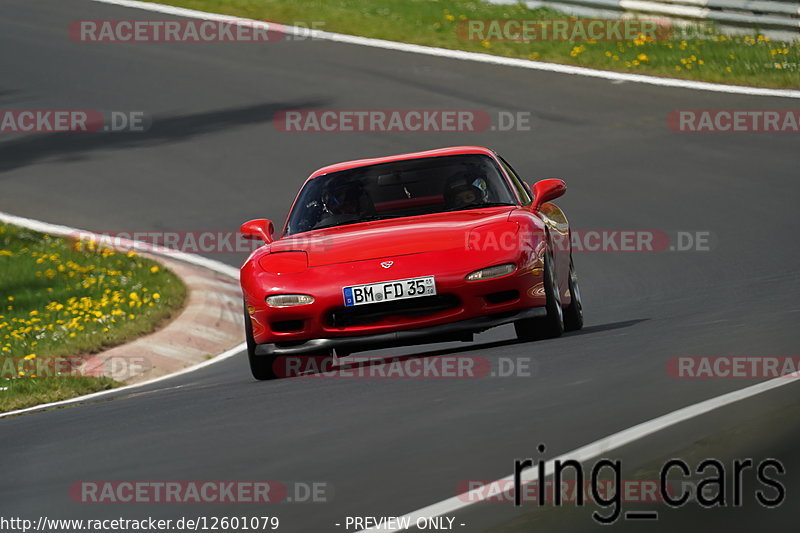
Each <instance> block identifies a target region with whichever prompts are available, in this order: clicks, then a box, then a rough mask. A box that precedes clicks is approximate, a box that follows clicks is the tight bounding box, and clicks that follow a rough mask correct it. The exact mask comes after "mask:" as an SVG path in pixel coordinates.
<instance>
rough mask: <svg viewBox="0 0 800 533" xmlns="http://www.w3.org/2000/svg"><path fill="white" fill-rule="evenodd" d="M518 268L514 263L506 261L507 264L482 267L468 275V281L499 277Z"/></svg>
mask: <svg viewBox="0 0 800 533" xmlns="http://www.w3.org/2000/svg"><path fill="white" fill-rule="evenodd" d="M516 269H517V265H515V264H514V263H506V264H505V265H497V266H493V267H488V268H482V269H480V270H476V271H475V272H473V273H472V274H470V275H469V276H467V281H481V280H484V279H492V278H499V277H502V276H506V275H508V274H511V273H512V272H514V271H515V270H516Z"/></svg>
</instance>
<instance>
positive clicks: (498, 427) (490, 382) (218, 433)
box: [0, 0, 800, 532]
mask: <svg viewBox="0 0 800 533" xmlns="http://www.w3.org/2000/svg"><path fill="white" fill-rule="evenodd" d="M122 18H136V19H159V20H163V19H167V18H170V17H166V16H163V15H154V14H152V13H148V12H144V11H134V10H129V9H124V8H119V7H113V6H107V5H102V4H96V3H92V2H88V1H83V0H68V1H64V0H38V1H36V2H29V1H25V0H6V1H5V2H3V3H2V4H1V5H0V50H2V53H0V72H3V73H4V75H3V76H2V79H1V80H0V108H6V109H22V108H25V109H100V110H135V111H145V112H146V113H147V114H148V115H149V116H150V117H152V120H153V124H152V127H151V129H150V130H149V131H148V132H146V133H130V134H89V135H67V134H20V135H8V134H5V135H4V136H3V137H2V138H0V191H2V192H1V193H0V210H3V211H7V212H11V213H14V214H17V215H21V216H28V217H32V218H37V219H41V220H45V221H48V222H56V223H61V224H67V225H71V226H76V227H81V228H87V229H91V230H96V231H114V230H117V231H120V230H128V231H131V230H178V231H179V230H194V231H202V230H214V231H228V230H235V229H236V228H237V227H238V225H239V224H240V223H241V222H242V221H244V220H246V219H249V218H256V217H262V216H267V217H269V218H271V219H273V220H275V221H282V220H283V217H284V216H285V213H286V210H287V209H288V206H289V205H290V202H291V200H292V199H293V197H294V194H295V193H296V191H297V190H298V188H299V186H300V184H301V183H302V180H303V179H304V178H305V176H307V175H308V174H309V173H310V172H311V171H313V170H314V169H316V168H317V167H319V166H322V165H324V164H328V163H332V162H336V161H341V160H347V159H352V158H360V157H365V156H378V155H385V154H391V153H400V152H407V151H414V150H420V149H427V148H433V147H440V146H448V145H456V144H480V145H487V146H491V147H493V148H495V149H497V150H498V151H499V152H501V153H502V154H503V155H504V156H505V157H506V158H507V159H508V160H509V161H510V162H511V163H512V164H513V165H514V166H515V167H516V168H517V170H518V171H519V172H520V173H521V174H522V175H524V176H528V177H550V176H560V177H563V178H564V179H565V180H566V181H567V183H568V185H569V192H568V193H567V195H566V196H565V197H564V198H563V199H562V200H560V203H559V205H561V207H562V208H563V209H564V210H565V211H566V213H567V215H568V216H569V217H570V221H571V223H572V226H573V228H578V229H587V230H588V229H620V230H621V229H645V230H663V231H667V232H673V231H678V230H690V231H710V232H711V233H712V235H713V239H712V249H711V251H706V252H682V253H678V252H663V253H613V252H609V253H581V254H576V257H575V262H576V265H577V268H578V272H579V274H580V276H581V283H582V290H583V293H584V305H585V309H586V315H587V323H586V327H585V329H584V330H583V331H581V332H579V333H573V334H568V335H565V336H564V337H562V338H560V339H555V340H549V341H543V342H537V343H528V344H521V343H517V342H516V341H515V340H514V336H513V329H512V328H510V327H502V328H498V329H495V330H491V331H489V332H486V333H484V334H482V335H480V336H478V337H477V338H476V342H475V343H474V344H444V345H437V346H426V347H416V348H404V349H395V350H384V351H382V352H379V354H387V355H397V354H418V355H420V356H427V355H429V354H442V353H459V354H467V355H479V356H483V357H487V358H489V359H492V360H496V359H498V358H501V357H507V358H520V357H530V358H532V360H533V361H534V362H535V372H534V375H533V376H532V377H528V378H505V379H500V378H494V379H493V378H486V379H450V380H445V379H428V380H414V379H400V380H385V379H292V380H282V381H276V382H265V383H260V382H255V381H254V380H253V379H252V378H251V377H250V375H249V371H248V369H247V364H246V358H245V356H244V354H241V355H238V356H236V357H233V358H231V359H229V360H226V361H223V362H221V363H219V364H216V365H212V366H210V367H208V368H205V369H203V370H200V371H198V372H195V373H191V374H188V375H185V376H181V377H177V378H175V379H173V380H168V381H165V382H161V383H158V384H156V385H153V386H150V387H146V388H144V389H142V390H138V391H136V392H131V393H127V394H124V395H121V397H117V398H114V399H111V400H104V401H98V402H94V403H91V404H88V405H81V406H78V407H70V408H65V409H59V410H54V411H49V412H44V413H37V414H32V415H25V416H20V417H14V418H10V419H5V420H2V421H0V473H1V474H0V476H2V481H0V510H2V513H0V514H2V515H3V516H22V517H37V516H39V515H43V514H45V515H47V516H49V517H51V518H69V517H84V518H103V517H116V516H120V515H121V516H125V517H129V518H137V517H144V516H147V515H151V516H160V517H165V518H169V517H173V518H174V517H177V516H181V515H206V516H212V515H216V516H225V515H228V516H231V515H242V514H248V515H260V514H277V516H279V517H280V518H281V521H282V522H281V530H282V531H315V532H324V531H343V528H341V527H336V526H335V525H334V524H335V523H340V522H342V521H343V520H344V517H346V516H348V515H356V516H364V515H391V516H394V515H401V514H404V513H406V512H409V511H412V510H414V509H417V508H420V507H424V506H426V505H429V504H431V503H434V502H436V501H439V500H442V499H445V498H448V497H451V496H453V495H455V491H456V486H457V484H458V483H459V482H460V481H463V480H466V479H496V478H499V477H504V476H506V475H508V474H510V473H511V471H512V470H511V468H512V462H513V460H514V459H515V458H518V457H532V456H534V455H535V446H536V445H537V444H538V443H540V442H544V443H546V445H547V448H548V452H547V454H546V456H555V455H558V454H560V453H563V452H565V451H568V450H572V449H575V448H577V447H579V446H581V445H583V444H586V443H588V442H591V441H594V440H596V439H598V438H601V437H603V436H606V435H608V434H611V433H613V432H615V431H619V430H621V429H624V428H627V427H630V426H632V425H635V424H637V423H639V422H642V421H645V420H648V419H651V418H654V417H656V416H658V415H661V414H664V413H667V412H669V411H672V410H674V409H677V408H680V407H684V406H687V405H690V404H693V403H696V402H698V401H701V400H704V399H707V398H711V397H714V396H717V395H719V394H722V393H725V392H729V391H732V390H735V389H738V388H741V387H744V386H746V385H748V384H750V383H752V382H753V381H751V380H742V379H736V380H733V379H705V380H683V379H675V378H672V377H670V376H669V375H667V373H666V372H665V364H666V361H667V360H668V359H669V358H670V357H673V356H676V355H756V356H757V355H797V346H798V344H797V341H798V334H797V326H796V322H797V320H798V318H799V317H800V314H798V312H800V304H798V303H797V302H798V299H799V298H800V284H798V276H797V271H798V269H799V268H800V253H798V246H797V235H798V233H800V217H798V216H797V202H798V199H799V198H798V190H799V188H800V187H799V186H798V183H797V178H798V170H797V169H798V153H799V152H798V144H797V139H796V135H791V134H765V133H761V134H716V135H714V134H678V133H673V132H672V131H670V130H669V129H668V128H667V126H666V117H667V115H668V113H669V112H670V111H672V110H675V109H796V108H797V105H798V103H797V100H791V99H779V98H765V97H746V96H736V95H726V94H717V93H712V92H700V91H692V90H682V89H667V88H660V87H654V86H646V85H637V84H631V83H611V82H608V81H604V80H597V79H589V78H581V77H577V76H569V75H561V74H553V73H545V72H534V71H527V70H516V69H513V68H508V67H500V66H492V65H486V64H480V63H471V62H463V61H457V60H450V59H441V58H435V57H426V56H420V55H414V54H408V53H402V52H395V51H385V50H380V49H371V48H364V47H358V46H353V45H347V44H335V43H330V42H325V41H284V42H278V43H269V44H225V43H220V44H154V43H149V44H148V43H142V44H79V43H75V42H72V41H70V40H69V38H68V36H67V33H66V28H67V25H68V24H69V23H70V22H71V21H73V20H75V19H122ZM298 108H316V109H329V108H331V109H481V110H486V111H488V112H490V113H496V112H497V111H530V112H531V113H532V117H533V121H532V129H531V131H523V132H518V131H514V132H499V131H487V132H483V133H377V134H375V133H372V134H366V133H365V134H361V133H338V134H334V133H283V132H281V131H279V130H278V129H276V128H275V126H274V125H273V124H272V121H271V119H272V116H273V114H274V113H275V112H276V111H278V110H282V109H298ZM214 257H215V258H216V259H219V260H221V261H224V262H226V263H229V264H231V265H238V264H240V262H241V260H242V256H241V255H239V254H216V255H214ZM797 392H798V390H797V385H790V386H789V387H788V388H787V387H784V390H783V392H781V395H782V396H783V398H784V400H785V399H786V397H787V395H788V398H789V403H790V404H791V403H792V402H796V398H797ZM759 402H762V403H763V404H764V405H761V407H763V408H764V409H768V407H769V404H768V403H766V402H765V401H763V400H751V401H749V402H748V408H749V409H751V410H755V413H758V412H759V411H758V407H759V405H760V404H759ZM739 408H741V409H744V407H731V409H734V410H735V409H739ZM789 424H795V425H796V418H795V419H793V420H790V422H789ZM701 431H702V428H698V427H697V425H695V426H691V425H689V426H687V427H683V426H678V427H676V428H673V429H672V430H671V434H672V438H673V439H674V440H676V441H678V442H680V443H682V445H683V446H684V447H687V448H688V447H690V446H691V445H692V443H694V442H695V441H696V440H697V438H698V435H699V433H698V432H701ZM794 435H795V436H797V432H796V431H795V432H794ZM764 442H766V443H769V442H770V439H769V431H764ZM796 444H797V441H795V442H794V443H793V445H791V446H790V445H788V444H787V443H786V442H785V441H781V442H780V443H779V444H776V445H775V446H773V447H771V448H770V445H769V444H767V445H765V446H766V452H765V453H778V452H780V451H784V452H786V451H791V450H792V449H794V450H796V449H797V448H796ZM636 454H637V456H638V457H639V459H640V460H642V461H644V460H649V459H653V458H654V457H655V452H654V456H653V457H648V451H647V450H646V449H645V450H641V449H640V450H639V451H638V452H636ZM787 459H788V458H787ZM264 479H266V480H279V481H283V482H287V483H288V482H292V481H308V482H311V481H324V482H327V483H328V484H329V487H331V489H329V494H330V495H332V496H333V497H332V498H331V501H330V502H328V503H317V504H306V505H298V504H282V505H276V506H272V507H267V508H266V511H265V509H262V508H259V509H253V508H248V507H247V506H246V505H242V504H239V505H222V504H219V505H214V506H201V505H185V506H180V505H165V504H162V505H149V506H148V505H144V504H135V505H127V506H125V505H81V504H77V503H75V502H73V501H71V500H70V499H69V497H68V494H67V489H68V487H69V486H70V485H71V484H72V483H74V482H76V481H80V480H264ZM789 505H790V506H791V505H792V504H791V500H790V503H789ZM694 520H695V521H693V522H692V523H693V524H694V526H696V527H698V528H700V529H702V530H707V529H708V527H709V526H712V525H713V524H714V523H713V521H710V520H712V518H711V517H710V515H709V516H706V515H703V514H702V513H701V514H700V515H699V517H698V516H695V517H694ZM589 525H591V523H590V522H589ZM734 526H735V524H734ZM689 529H693V528H691V527H690V528H689ZM732 529H736V528H735V527H732ZM459 530H462V531H469V530H470V529H469V524H468V525H467V526H465V527H461V528H459ZM473 530H476V529H473ZM529 530H533V529H529Z"/></svg>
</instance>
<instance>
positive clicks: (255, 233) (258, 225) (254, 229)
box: [239, 218, 275, 244]
mask: <svg viewBox="0 0 800 533" xmlns="http://www.w3.org/2000/svg"><path fill="white" fill-rule="evenodd" d="M274 231H275V228H274V227H273V225H272V222H270V221H269V220H267V219H266V218H257V219H255V220H248V221H247V222H245V223H244V224H242V226H241V227H240V228H239V233H241V234H242V236H243V237H244V238H245V239H261V240H262V241H264V242H265V243H266V244H269V243H271V242H272V234H273V232H274Z"/></svg>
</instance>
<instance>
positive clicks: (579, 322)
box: [564, 259, 583, 331]
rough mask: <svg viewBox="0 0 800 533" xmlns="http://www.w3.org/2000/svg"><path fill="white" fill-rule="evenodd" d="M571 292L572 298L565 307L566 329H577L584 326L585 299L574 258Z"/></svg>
mask: <svg viewBox="0 0 800 533" xmlns="http://www.w3.org/2000/svg"><path fill="white" fill-rule="evenodd" d="M569 294H570V298H572V300H571V301H570V304H569V305H568V306H567V308H566V309H564V329H565V330H566V331H577V330H579V329H581V328H582V327H583V301H582V300H581V289H580V285H579V284H578V275H577V274H576V273H575V265H574V264H573V263H572V259H570V260H569Z"/></svg>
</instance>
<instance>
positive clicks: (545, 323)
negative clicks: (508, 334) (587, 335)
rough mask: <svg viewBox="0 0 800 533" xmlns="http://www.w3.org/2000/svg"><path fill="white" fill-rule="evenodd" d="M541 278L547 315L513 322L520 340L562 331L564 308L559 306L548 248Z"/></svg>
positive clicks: (556, 281) (552, 334)
mask: <svg viewBox="0 0 800 533" xmlns="http://www.w3.org/2000/svg"><path fill="white" fill-rule="evenodd" d="M543 278H544V279H543V282H544V294H545V297H546V299H547V304H546V309H547V315H545V316H542V317H533V318H523V319H521V320H517V321H516V322H514V330H515V331H516V332H517V338H518V339H519V340H521V341H534V340H541V339H552V338H555V337H560V336H561V334H562V333H564V309H563V308H562V307H561V293H560V292H559V290H558V278H556V269H555V264H554V262H553V255H552V253H551V252H550V251H549V250H548V251H547V253H546V254H545V256H544V277H543Z"/></svg>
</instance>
